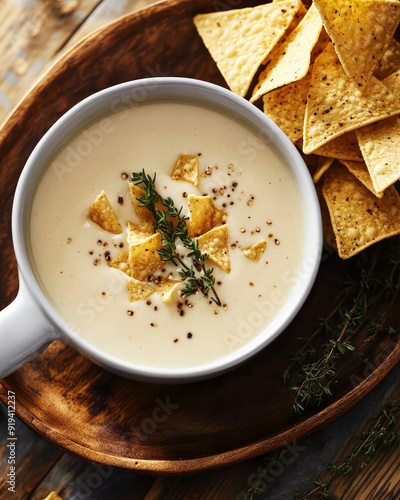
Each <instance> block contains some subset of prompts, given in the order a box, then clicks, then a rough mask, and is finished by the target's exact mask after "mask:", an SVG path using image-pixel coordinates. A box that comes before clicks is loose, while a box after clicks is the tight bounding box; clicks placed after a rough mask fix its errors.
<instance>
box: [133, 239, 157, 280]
mask: <svg viewBox="0 0 400 500" xmlns="http://www.w3.org/2000/svg"><path fill="white" fill-rule="evenodd" d="M161 246H162V236H161V234H160V233H155V234H153V235H152V236H149V237H148V238H146V239H145V240H143V241H141V242H140V243H137V244H133V245H129V260H128V262H129V267H130V276H132V278H136V279H137V280H140V281H143V280H146V279H148V277H149V276H152V275H153V274H154V273H155V271H158V270H159V269H161V268H162V266H163V262H162V260H161V257H160V255H159V253H158V252H157V250H158V249H159V248H161Z"/></svg>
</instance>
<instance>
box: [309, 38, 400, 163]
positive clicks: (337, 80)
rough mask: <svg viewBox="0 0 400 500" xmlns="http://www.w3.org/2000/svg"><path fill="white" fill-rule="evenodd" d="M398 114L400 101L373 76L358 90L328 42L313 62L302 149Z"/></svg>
mask: <svg viewBox="0 0 400 500" xmlns="http://www.w3.org/2000/svg"><path fill="white" fill-rule="evenodd" d="M398 113H400V100H399V99H397V97H396V96H395V95H394V94H393V93H392V92H390V91H389V90H388V89H387V88H386V87H385V85H384V84H383V83H381V82H380V81H379V80H377V79H376V78H375V77H374V76H372V77H371V79H370V82H369V84H368V86H367V87H364V88H363V91H361V90H359V89H358V88H357V85H356V84H355V83H354V82H353V81H352V80H350V79H349V78H348V76H347V75H346V73H345V72H344V71H343V68H342V66H341V64H340V62H339V59H338V58H337V55H336V52H335V49H334V47H333V45H332V44H329V45H328V46H327V48H326V49H325V50H324V52H323V53H322V54H321V55H320V56H319V57H317V59H316V61H315V63H314V65H313V70H312V74H311V83H310V91H309V94H308V99H307V105H306V115H305V118H304V134H303V139H304V146H303V150H304V152H305V153H306V154H309V153H313V152H314V151H315V150H316V149H317V148H319V147H321V146H323V145H324V144H326V143H327V142H329V141H331V140H332V139H334V138H335V137H339V136H341V135H343V134H344V133H346V132H349V131H351V130H355V129H357V128H359V127H362V126H364V125H368V124H370V123H374V122H376V121H379V120H383V119H384V118H388V117H390V116H393V115H396V114H398Z"/></svg>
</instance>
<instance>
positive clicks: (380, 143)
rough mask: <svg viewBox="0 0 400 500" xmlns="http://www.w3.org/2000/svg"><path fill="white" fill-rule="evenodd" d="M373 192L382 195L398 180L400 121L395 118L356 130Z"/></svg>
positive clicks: (399, 172)
mask: <svg viewBox="0 0 400 500" xmlns="http://www.w3.org/2000/svg"><path fill="white" fill-rule="evenodd" d="M356 136H357V139H358V144H359V146H360V149H361V152H362V154H363V157H364V160H365V164H366V165H367V168H368V171H369V174H370V176H371V179H372V184H373V186H374V190H375V191H376V192H377V193H382V192H383V191H384V190H385V189H387V188H388V187H389V186H391V185H392V184H394V183H395V182H396V181H397V180H398V179H399V178H400V120H399V118H398V117H397V116H393V117H391V118H387V119H386V120H382V121H380V122H377V123H372V124H371V125H367V126H366V127H362V128H360V129H358V130H356Z"/></svg>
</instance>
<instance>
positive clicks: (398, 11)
mask: <svg viewBox="0 0 400 500" xmlns="http://www.w3.org/2000/svg"><path fill="white" fill-rule="evenodd" d="M314 5H315V7H316V8H317V9H318V12H319V14H320V16H321V19H322V22H323V23H324V26H325V29H326V31H327V33H328V35H329V36H330V37H331V40H332V42H333V44H334V45H335V50H336V53H337V55H338V57H339V59H340V62H341V64H342V66H343V69H344V71H345V72H346V74H347V76H348V77H349V78H351V79H352V80H353V82H354V83H355V84H356V85H357V86H358V87H360V86H365V85H366V84H367V82H368V81H369V80H370V78H371V77H372V73H373V71H374V69H375V68H376V66H377V64H378V63H379V61H380V60H381V59H382V57H383V54H384V53H385V51H386V49H387V47H388V46H389V44H390V42H391V40H392V38H393V35H394V32H395V30H396V27H397V25H398V24H399V21H400V4H399V2H398V1H397V0H351V1H349V0H335V1H332V0H314Z"/></svg>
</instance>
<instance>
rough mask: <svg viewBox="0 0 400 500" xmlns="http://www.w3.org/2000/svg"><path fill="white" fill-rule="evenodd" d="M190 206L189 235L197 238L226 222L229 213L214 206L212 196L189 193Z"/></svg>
mask: <svg viewBox="0 0 400 500" xmlns="http://www.w3.org/2000/svg"><path fill="white" fill-rule="evenodd" d="M187 200H188V206H189V212H190V222H189V230H188V232H189V236H190V238H195V237H197V236H200V235H201V234H204V233H206V232H207V231H210V229H212V228H213V227H216V226H220V225H221V224H223V223H225V221H226V219H227V217H228V216H227V215H226V213H225V212H224V211H223V210H220V209H219V208H217V207H216V206H214V204H213V202H212V199H211V196H196V195H194V194H189V196H188V198H187Z"/></svg>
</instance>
